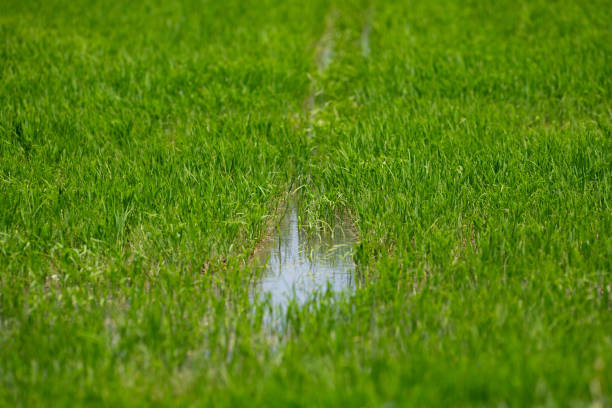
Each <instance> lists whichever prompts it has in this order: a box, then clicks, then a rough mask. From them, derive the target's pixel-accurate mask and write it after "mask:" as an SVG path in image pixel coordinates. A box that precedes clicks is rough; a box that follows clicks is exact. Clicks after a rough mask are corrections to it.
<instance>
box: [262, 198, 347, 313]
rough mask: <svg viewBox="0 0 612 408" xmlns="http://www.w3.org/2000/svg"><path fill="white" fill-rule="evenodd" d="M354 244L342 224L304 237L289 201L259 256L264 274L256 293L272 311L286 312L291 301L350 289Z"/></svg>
mask: <svg viewBox="0 0 612 408" xmlns="http://www.w3.org/2000/svg"><path fill="white" fill-rule="evenodd" d="M354 242H355V234H354V233H353V232H352V229H351V228H348V227H346V226H343V225H336V226H335V227H333V228H331V231H325V232H324V233H319V234H306V233H305V231H303V230H302V229H301V228H300V226H299V225H298V213H297V206H296V204H295V202H290V203H289V206H288V208H287V210H286V212H285V214H284V216H283V218H282V219H281V221H280V224H279V226H278V229H277V231H276V236H275V238H274V240H273V242H271V244H270V246H269V247H267V248H264V250H263V251H261V252H260V254H259V256H258V261H259V264H260V265H264V271H263V274H262V277H261V279H260V281H259V282H258V283H257V285H256V289H257V292H259V294H260V295H261V296H262V297H269V299H270V302H271V304H272V306H273V307H274V308H275V309H277V308H280V309H281V310H282V311H285V310H286V307H287V305H288V303H289V302H290V301H291V300H295V301H296V303H298V304H300V305H301V304H304V303H305V302H306V301H307V300H309V299H310V298H312V296H313V295H314V294H316V293H325V292H326V291H327V290H328V289H329V290H331V291H333V292H341V291H344V290H346V289H349V290H350V289H351V288H352V287H353V280H354V276H353V274H354V271H355V264H354V262H353V256H352V255H353V245H354Z"/></svg>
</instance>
